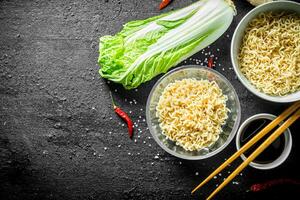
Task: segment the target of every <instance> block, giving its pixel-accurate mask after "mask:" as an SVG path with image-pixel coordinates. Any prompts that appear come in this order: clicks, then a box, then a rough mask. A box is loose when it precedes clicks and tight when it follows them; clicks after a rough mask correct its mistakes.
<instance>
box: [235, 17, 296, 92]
mask: <svg viewBox="0 0 300 200" xmlns="http://www.w3.org/2000/svg"><path fill="white" fill-rule="evenodd" d="M238 60H239V64H240V69H241V72H242V73H243V74H244V75H245V77H246V78H247V79H248V80H249V81H250V82H251V83H252V84H253V85H254V86H255V87H256V88H257V89H258V90H260V91H261V92H263V93H265V94H268V95H271V96H285V95H288V94H291V93H295V92H297V91H299V90H300V16H299V15H297V14H295V13H287V12H263V13H261V14H259V15H258V16H257V17H255V18H254V19H253V20H252V21H250V23H249V24H248V27H247V28H246V30H245V35H244V38H243V41H242V45H241V47H240V52H239V56H238Z"/></svg>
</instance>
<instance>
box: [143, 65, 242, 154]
mask: <svg viewBox="0 0 300 200" xmlns="http://www.w3.org/2000/svg"><path fill="white" fill-rule="evenodd" d="M191 68H192V69H198V70H207V71H210V72H212V73H214V74H215V75H217V76H219V77H220V78H221V79H222V80H224V81H225V82H227V84H228V85H229V87H231V89H232V91H233V93H234V96H235V99H236V101H237V118H236V121H235V122H234V125H233V128H232V130H231V132H230V134H229V135H228V138H227V140H226V142H224V144H222V145H221V146H220V147H219V148H218V149H216V150H214V151H212V152H209V153H207V154H205V155H200V156H186V155H182V154H180V153H177V152H175V151H172V150H171V149H169V148H167V147H166V146H165V145H164V144H163V143H162V142H161V141H160V139H159V138H158V137H157V135H156V134H155V133H154V132H155V131H154V130H153V127H152V124H151V120H150V101H151V99H152V96H153V93H154V91H155V89H156V88H157V86H158V85H159V84H160V83H161V81H162V80H164V79H165V78H166V77H168V76H170V75H171V74H173V73H175V72H178V71H184V70H187V69H191ZM146 121H147V126H148V128H149V130H150V133H151V135H152V137H153V138H154V140H155V141H156V143H157V144H158V145H159V146H160V147H161V148H162V149H163V150H165V151H166V152H168V153H169V154H171V155H173V156H175V157H177V158H181V159H185V160H202V159H206V158H209V157H212V156H214V155H216V154H217V153H219V152H221V151H222V150H223V149H225V147H227V146H228V145H229V144H230V142H231V141H232V140H233V138H234V136H235V135H236V133H237V130H238V128H239V124H240V121H241V104H240V100H239V97H238V95H237V93H236V91H235V88H234V87H233V85H232V84H231V83H230V81H229V80H228V79H227V78H226V77H225V76H224V75H222V74H221V73H219V72H218V71H216V70H214V69H211V68H208V67H204V66H200V65H183V66H180V67H177V68H175V69H172V70H170V71H169V72H168V73H166V74H164V75H163V76H162V77H161V78H160V79H159V80H158V81H157V82H156V83H155V84H154V86H153V87H152V89H151V91H150V93H149V95H148V99H147V104H146Z"/></svg>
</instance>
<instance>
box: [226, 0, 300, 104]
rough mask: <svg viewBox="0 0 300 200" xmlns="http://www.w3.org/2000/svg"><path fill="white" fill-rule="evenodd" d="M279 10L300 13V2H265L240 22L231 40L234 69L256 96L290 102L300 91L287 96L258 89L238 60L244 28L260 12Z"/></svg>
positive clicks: (274, 100)
mask: <svg viewBox="0 0 300 200" xmlns="http://www.w3.org/2000/svg"><path fill="white" fill-rule="evenodd" d="M277 10H286V11H292V12H296V13H298V14H299V15H300V3H296V2H291V1H274V2H270V3H266V4H263V5H261V6H258V7H256V8H254V9H253V10H251V11H250V12H249V13H248V14H247V15H246V16H245V17H244V18H243V19H242V20H241V21H240V23H239V24H238V26H237V28H236V29H235V32H234V34H233V37H232V41H231V52H230V53H231V62H232V65H233V68H234V71H235V73H236V75H237V77H238V78H239V80H240V81H241V83H242V84H243V85H244V86H245V87H246V88H247V89H248V90H249V91H250V92H252V93H253V94H255V95H256V96H258V97H260V98H262V99H265V100H268V101H272V102H277V103H288V102H294V101H298V100H300V91H298V92H296V93H293V94H289V95H286V96H282V97H280V96H271V95H268V94H265V93H263V92H261V91H259V90H258V89H256V88H255V86H254V85H252V84H251V83H250V81H249V80H248V79H247V78H246V77H245V76H244V75H243V73H242V72H241V71H240V66H239V62H238V59H237V57H238V53H239V48H240V45H241V43H242V39H243V37H244V30H245V29H246V27H247V25H248V23H249V22H250V21H251V20H252V19H253V18H255V17H256V16H257V15H258V14H259V13H262V12H267V11H277ZM299 78H300V77H299Z"/></svg>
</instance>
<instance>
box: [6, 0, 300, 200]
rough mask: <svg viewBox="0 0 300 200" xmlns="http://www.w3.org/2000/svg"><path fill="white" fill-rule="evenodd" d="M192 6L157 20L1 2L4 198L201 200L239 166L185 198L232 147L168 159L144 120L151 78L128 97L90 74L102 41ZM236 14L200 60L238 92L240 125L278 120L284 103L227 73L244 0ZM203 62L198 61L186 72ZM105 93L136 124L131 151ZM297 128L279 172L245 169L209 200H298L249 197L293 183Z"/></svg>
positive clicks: (118, 0)
mask: <svg viewBox="0 0 300 200" xmlns="http://www.w3.org/2000/svg"><path fill="white" fill-rule="evenodd" d="M194 1H195V0H185V1H182V0H175V1H174V2H173V3H172V4H171V5H170V6H169V7H168V8H166V9H165V10H163V11H159V10H158V9H157V7H158V4H159V2H160V1H159V0H146V1H140V0H130V1H129V0H128V1H125V0H98V1H96V0H74V1H69V0H43V1H37V0H36V1H29V0H1V1H0V197H1V199H70V200H72V199H204V198H205V197H207V195H208V194H209V193H210V192H211V191H212V190H213V189H214V188H215V187H216V184H219V183H220V182H221V181H222V180H223V178H225V177H226V176H227V175H228V173H229V172H230V171H233V170H234V167H235V166H236V165H232V166H230V167H229V168H228V169H227V170H225V171H224V172H222V175H221V176H218V178H217V179H213V180H212V181H211V183H209V184H208V185H207V186H206V187H204V188H203V189H201V190H200V191H199V192H197V194H196V195H195V196H191V195H190V191H191V189H192V188H193V187H194V186H196V185H197V184H198V183H199V182H200V181H201V180H202V179H203V178H205V177H206V176H207V175H209V173H210V172H212V170H213V169H215V168H216V167H217V166H218V165H220V164H221V163H222V162H223V161H224V159H225V158H226V157H228V156H230V155H231V154H232V153H233V152H235V144H234V142H232V143H231V144H230V145H229V146H228V147H227V148H226V149H225V150H224V151H222V152H221V153H220V154H218V155H216V156H214V157H212V158H209V159H206V160H201V161H186V160H181V159H178V158H175V157H173V156H171V155H169V154H167V153H166V152H164V151H163V150H162V149H160V147H159V146H158V145H157V144H156V143H155V141H154V140H153V139H152V138H151V135H150V133H149V131H148V130H147V129H146V127H147V126H146V123H145V122H144V121H143V119H144V118H145V104H146V99H147V96H148V94H149V92H150V89H151V87H152V86H153V84H154V83H155V81H156V80H157V79H158V77H157V78H155V79H154V80H152V81H150V82H148V83H146V84H143V85H142V86H141V87H139V88H138V90H137V91H136V90H132V91H126V90H124V89H123V88H122V87H121V86H119V85H115V84H112V83H110V84H107V82H106V81H105V80H103V79H102V78H100V77H99V75H98V72H97V71H98V68H99V67H98V66H97V57H98V38H99V37H100V36H103V35H106V34H114V33H116V32H118V31H119V30H120V29H121V27H122V24H124V23H126V22H128V21H130V20H135V19H143V18H147V17H150V16H153V15H157V14H159V13H162V12H167V11H168V10H172V9H176V8H181V7H183V6H185V5H189V4H190V3H192V2H194ZM236 6H237V11H238V15H237V16H236V17H235V18H234V21H233V23H232V25H231V27H230V29H229V30H228V31H227V32H226V33H225V34H224V35H223V36H222V37H221V38H219V39H218V40H217V41H216V42H215V43H214V44H213V45H211V46H210V49H205V52H209V51H211V52H212V53H213V54H215V55H216V56H218V58H219V59H218V60H217V66H216V68H215V69H216V70H217V71H219V72H221V73H222V74H224V75H225V76H226V77H227V78H228V79H229V80H230V81H231V83H232V84H233V85H234V86H235V88H236V91H237V92H238V94H239V98H240V101H241V107H242V121H244V120H245V119H246V118H248V117H249V116H251V115H254V114H256V113H262V112H267V113H273V114H275V115H278V114H279V113H281V112H282V111H283V110H284V108H285V107H287V106H288V105H287V104H284V105H279V104H274V103H269V102H266V101H264V100H261V99H258V98H256V97H255V96H254V95H252V94H251V93H249V92H248V91H247V90H246V89H245V88H244V87H243V86H242V85H241V83H240V82H239V81H238V80H237V79H236V78H235V74H234V71H233V70H232V69H231V63H230V41H231V37H232V34H233V31H234V29H235V27H236V25H237V23H238V22H239V21H240V20H241V18H242V17H243V16H244V15H245V14H246V13H247V12H248V11H249V10H251V9H252V6H250V5H249V4H248V3H247V2H246V1H245V0H239V1H236ZM217 49H220V51H217ZM205 57H207V56H205V54H202V53H201V52H199V53H197V54H196V55H194V56H193V57H192V59H188V60H187V61H186V62H185V63H188V64H196V63H197V61H196V60H193V59H200V60H203V59H204V58H205ZM218 64H221V66H219V65H218ZM223 68H224V70H223ZM110 90H111V91H113V95H114V97H115V101H116V102H117V103H118V105H120V106H121V107H122V108H123V109H124V110H126V111H127V112H130V111H131V112H130V115H131V116H132V118H133V120H134V121H135V122H137V123H138V124H139V127H138V128H136V132H135V136H134V139H136V142H135V141H134V140H130V139H129V138H128V136H127V130H126V126H122V124H123V122H122V121H121V120H120V119H119V118H118V117H117V116H116V115H115V114H114V112H113V109H112V108H111V99H110V96H109V91H110ZM133 100H135V101H133ZM130 102H131V103H132V104H131V103H130ZM135 102H136V103H135ZM138 120H139V122H138ZM299 128H300V126H299V122H297V123H296V124H294V125H293V126H292V127H291V131H292V135H293V148H292V152H291V154H290V156H289V158H288V160H287V161H286V162H285V163H284V164H283V165H281V166H280V167H278V168H276V169H273V170H268V171H260V170H256V169H253V168H250V167H248V168H247V169H246V170H245V171H244V172H243V175H242V176H238V177H237V178H236V179H235V180H234V183H231V184H229V185H228V186H227V187H226V188H224V189H223V190H222V192H221V193H219V194H218V195H217V196H216V199H282V198H283V197H285V198H287V197H290V198H288V199H297V196H299V194H300V192H299V185H298V186H289V185H287V186H277V187H273V188H271V189H269V190H266V191H265V192H262V193H256V194H253V193H251V192H247V190H248V189H249V187H250V186H251V184H253V183H258V182H263V181H266V180H270V179H278V178H292V179H298V180H299V178H300V177H299V167H298V165H297V163H298V162H299V157H298V156H299V155H297V151H298V152H299V148H300V147H299V139H300V136H299ZM138 129H140V130H141V131H139V130H138ZM157 154H159V156H158V159H157V158H156V157H155V156H156V155H157ZM239 162H241V159H239V160H238V162H237V163H239Z"/></svg>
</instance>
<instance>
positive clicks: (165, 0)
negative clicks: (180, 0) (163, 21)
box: [159, 0, 172, 10]
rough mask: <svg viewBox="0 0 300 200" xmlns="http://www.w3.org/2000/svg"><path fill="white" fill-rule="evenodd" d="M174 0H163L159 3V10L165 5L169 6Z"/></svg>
mask: <svg viewBox="0 0 300 200" xmlns="http://www.w3.org/2000/svg"><path fill="white" fill-rule="evenodd" d="M171 1H172V0H162V1H161V3H160V4H159V10H162V9H164V8H165V7H167V6H168V5H169V4H170V3H171Z"/></svg>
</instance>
